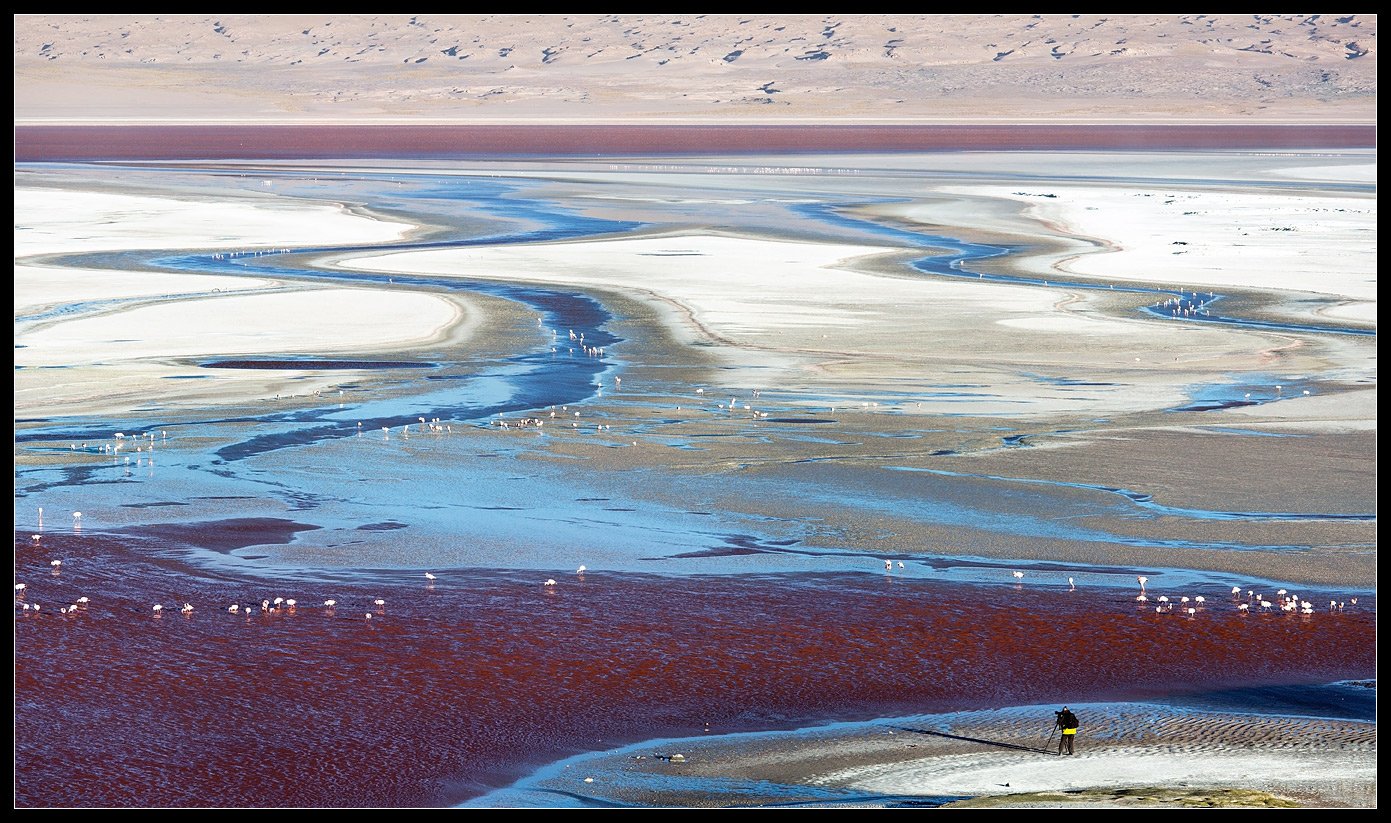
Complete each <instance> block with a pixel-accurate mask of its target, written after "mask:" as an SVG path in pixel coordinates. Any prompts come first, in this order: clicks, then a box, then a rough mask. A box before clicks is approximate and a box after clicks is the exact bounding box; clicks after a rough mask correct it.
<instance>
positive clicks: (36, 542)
mask: <svg viewBox="0 0 1391 823" xmlns="http://www.w3.org/2000/svg"><path fill="white" fill-rule="evenodd" d="M29 539H30V540H32V541H34V543H35V545H37V544H38V542H39V536H38V535H37V534H31V535H29Z"/></svg>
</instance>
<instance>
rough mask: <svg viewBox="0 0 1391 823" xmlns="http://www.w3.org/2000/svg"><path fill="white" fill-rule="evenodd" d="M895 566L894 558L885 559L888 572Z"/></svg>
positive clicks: (885, 569)
mask: <svg viewBox="0 0 1391 823" xmlns="http://www.w3.org/2000/svg"><path fill="white" fill-rule="evenodd" d="M893 568H894V562H893V561H892V560H885V561H884V571H886V572H887V571H893Z"/></svg>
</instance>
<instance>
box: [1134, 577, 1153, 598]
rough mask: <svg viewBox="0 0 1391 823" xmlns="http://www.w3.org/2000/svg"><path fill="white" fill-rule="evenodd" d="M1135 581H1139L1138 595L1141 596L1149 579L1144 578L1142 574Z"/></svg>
mask: <svg viewBox="0 0 1391 823" xmlns="http://www.w3.org/2000/svg"><path fill="white" fill-rule="evenodd" d="M1135 579H1136V580H1138V581H1140V593H1141V594H1143V593H1144V591H1145V584H1146V583H1148V582H1150V579H1149V578H1148V577H1145V576H1144V575H1143V574H1142V575H1139V576H1138V577H1136V578H1135Z"/></svg>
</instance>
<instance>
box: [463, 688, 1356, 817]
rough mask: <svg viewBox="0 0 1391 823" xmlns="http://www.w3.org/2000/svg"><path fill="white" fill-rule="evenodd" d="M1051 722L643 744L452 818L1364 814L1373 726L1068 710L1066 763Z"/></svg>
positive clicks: (848, 727) (977, 722) (1010, 713)
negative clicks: (615, 810)
mask: <svg viewBox="0 0 1391 823" xmlns="http://www.w3.org/2000/svg"><path fill="white" fill-rule="evenodd" d="M1327 688H1333V689H1341V690H1354V689H1360V688H1364V687H1363V686H1351V685H1341V686H1334V687H1327ZM1371 688H1372V689H1373V690H1374V686H1372V687H1371ZM1373 693H1374V692H1373ZM1366 700H1368V701H1374V700H1375V698H1374V696H1372V697H1367V698H1366ZM1054 708H1056V707H1050V706H1032V707H1015V708H1010V709H1000V710H987V711H971V712H959V713H953V714H944V715H923V716H916V717H907V718H886V719H881V720H876V721H872V722H868V723H834V724H828V725H826V726H820V727H812V728H807V729H800V730H797V731H791V732H769V733H746V734H730V735H707V736H704V737H693V738H681V739H663V740H654V741H645V742H643V743H639V744H635V745H631V746H625V747H623V748H620V749H616V750H612V751H608V752H596V753H594V754H587V755H577V756H575V757H572V758H569V759H567V760H563V761H559V762H557V763H554V764H551V765H549V766H547V767H545V768H543V769H540V770H538V771H537V772H536V773H534V774H533V775H531V776H530V777H528V778H525V779H523V780H521V781H518V782H517V783H516V784H514V785H513V786H511V787H509V788H507V789H503V790H499V791H496V792H493V793H491V794H489V795H485V796H483V797H481V798H478V799H477V800H474V801H470V802H469V803H466V804H465V806H466V807H480V808H485V807H497V806H553V805H556V806H570V805H577V806H602V805H605V804H613V803H616V804H620V805H633V806H703V807H724V806H805V805H812V806H815V805H825V806H879V807H883V806H899V807H902V806H906V805H910V804H911V803H912V802H913V799H914V798H920V799H921V800H922V801H927V802H930V803H931V804H933V805H936V804H940V803H952V802H955V803H958V804H960V805H990V806H1013V807H1027V808H1040V807H1048V806H1054V805H1062V806H1090V807H1098V806H1107V807H1111V806H1114V807H1134V806H1151V805H1153V806H1169V807H1184V806H1211V805H1235V806H1241V805H1261V802H1260V801H1261V800H1262V799H1263V798H1255V799H1253V798H1251V797H1246V798H1241V797H1239V796H1234V795H1237V794H1238V792H1237V790H1252V791H1253V792H1254V793H1260V794H1267V793H1268V794H1271V795H1274V796H1275V797H1276V798H1280V799H1282V800H1284V801H1286V802H1287V803H1289V805H1309V806H1338V807H1342V806H1350V807H1374V806H1375V805H1376V783H1377V780H1376V772H1377V769H1376V750H1377V746H1376V724H1375V722H1374V721H1362V720H1352V719H1337V718H1330V717H1318V716H1300V715H1299V714H1297V713H1291V714H1275V713H1268V712H1261V713H1250V712H1242V711H1222V710H1217V709H1212V708H1207V707H1204V706H1202V705H1196V706H1195V705H1184V704H1183V702H1182V701H1181V700H1178V701H1174V702H1168V703H1165V704H1159V703H1144V702H1135V703H1098V704H1082V705H1077V704H1074V705H1073V709H1074V711H1076V712H1077V713H1078V715H1079V716H1080V717H1082V718H1084V719H1083V721H1082V726H1083V728H1082V731H1081V733H1080V734H1079V737H1078V743H1077V754H1076V755H1074V756H1072V757H1062V758H1059V757H1057V756H1056V745H1057V736H1056V734H1051V735H1050V734H1049V733H1048V730H1049V727H1050V723H1051V720H1052V714H1051V712H1052V710H1053V709H1054ZM1045 745H1047V747H1046V748H1045ZM677 753H679V754H680V755H681V758H680V759H679V760H680V762H674V760H673V759H671V758H672V755H674V754H677ZM1142 789H1148V790H1149V791H1137V790H1142ZM1223 792H1227V793H1230V794H1228V795H1227V796H1225V797H1223V796H1222V793H1223ZM1166 793H1167V795H1168V796H1164V795H1165V794H1166ZM964 798H978V800H976V801H974V802H972V803H962V802H961V801H962V799H964ZM985 798H989V799H990V802H989V803H983V802H982V801H981V799H985Z"/></svg>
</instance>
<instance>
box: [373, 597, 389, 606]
mask: <svg viewBox="0 0 1391 823" xmlns="http://www.w3.org/2000/svg"><path fill="white" fill-rule="evenodd" d="M372 603H374V604H375V605H378V606H385V605H386V601H385V600H383V599H381V598H380V597H378V598H377V599H376V600H373V601H372Z"/></svg>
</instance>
